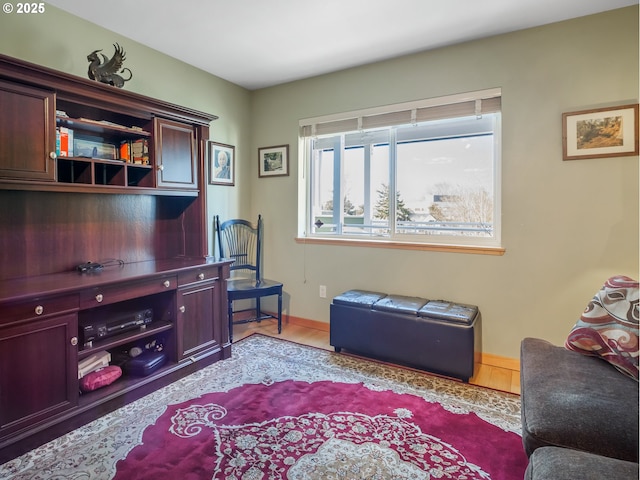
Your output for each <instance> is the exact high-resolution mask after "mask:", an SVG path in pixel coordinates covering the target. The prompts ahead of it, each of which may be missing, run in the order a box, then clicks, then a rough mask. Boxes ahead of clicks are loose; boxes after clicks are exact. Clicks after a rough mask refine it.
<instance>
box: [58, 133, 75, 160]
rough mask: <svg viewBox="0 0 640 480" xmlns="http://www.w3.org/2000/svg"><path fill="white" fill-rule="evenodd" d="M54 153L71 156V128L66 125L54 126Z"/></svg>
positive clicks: (59, 155)
mask: <svg viewBox="0 0 640 480" xmlns="http://www.w3.org/2000/svg"><path fill="white" fill-rule="evenodd" d="M56 155H57V156H58V157H73V130H72V129H70V128H67V127H56Z"/></svg>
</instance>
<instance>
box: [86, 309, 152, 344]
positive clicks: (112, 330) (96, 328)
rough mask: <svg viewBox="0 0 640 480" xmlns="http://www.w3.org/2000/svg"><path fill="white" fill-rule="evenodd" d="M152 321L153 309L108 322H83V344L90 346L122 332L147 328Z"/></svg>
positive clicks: (131, 313)
mask: <svg viewBox="0 0 640 480" xmlns="http://www.w3.org/2000/svg"><path fill="white" fill-rule="evenodd" d="M152 321H153V310H152V309H151V308H146V309H144V310H136V311H133V312H128V313H125V314H122V315H118V316H117V318H111V319H108V320H103V319H100V320H93V321H91V320H88V321H82V322H81V324H80V334H81V336H82V343H83V345H85V346H88V345H91V342H93V341H95V340H104V339H106V338H109V337H112V336H114V335H117V334H119V333H122V332H127V331H130V330H135V329H137V328H141V327H146V326H147V325H148V324H150V323H151V322H152Z"/></svg>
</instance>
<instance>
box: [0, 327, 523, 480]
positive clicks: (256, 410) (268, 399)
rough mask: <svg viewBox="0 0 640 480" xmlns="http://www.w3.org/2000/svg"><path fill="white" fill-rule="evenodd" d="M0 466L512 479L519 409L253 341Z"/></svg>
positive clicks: (60, 474) (124, 479)
mask: <svg viewBox="0 0 640 480" xmlns="http://www.w3.org/2000/svg"><path fill="white" fill-rule="evenodd" d="M232 350H233V355H232V357H231V358H230V359H228V360H224V361H221V362H217V363H215V364H214V365H211V366H209V367H206V368H204V369H202V370H200V371H198V372H196V373H194V374H192V375H190V376H188V377H185V378H183V379H182V380H180V381H178V382H175V383H173V384H171V385H169V386H167V387H165V388H163V389H160V390H158V391H156V392H154V393H152V394H150V395H148V396H146V397H144V398H142V399H140V400H138V401H136V402H133V403H131V404H129V405H127V406H125V407H123V408H121V409H119V410H116V411H115V412H112V413H110V414H108V415H105V416H104V417H101V418H100V419H98V420H96V421H94V422H92V423H90V424H88V425H86V426H84V427H82V428H80V429H78V430H75V431H73V432H71V433H69V434H67V435H65V436H63V437H60V438H58V439H56V440H54V441H52V442H50V443H48V444H46V445H43V446H42V447H40V448H37V449H35V450H33V451H31V452H29V453H27V454H25V455H23V456H21V457H19V458H17V459H14V460H12V461H10V462H8V463H5V464H4V465H0V478H3V479H4V478H7V479H9V478H11V479H14V478H15V479H32V480H35V479H43V480H44V479H55V480H62V479H73V480H80V479H82V480H84V479H115V480H128V479H154V480H157V479H158V478H167V479H169V478H171V479H173V478H176V479H237V480H240V479H243V480H254V479H255V480H257V479H262V480H276V479H290V480H302V479H310V480H311V479H313V480H316V479H317V480H320V479H349V480H356V479H358V480H359V479H372V480H373V479H379V480H386V479H397V480H401V479H407V480H418V479H436V478H451V479H467V480H470V479H494V480H498V479H505V480H510V479H522V478H523V476H524V470H525V468H526V464H527V458H526V456H525V454H524V452H523V449H522V441H521V438H520V435H519V431H520V430H519V429H520V399H519V397H518V396H517V395H511V394H507V393H502V392H496V391H493V390H489V389H485V388H481V387H474V386H471V385H467V384H463V383H460V382H456V381H453V380H448V379H444V378H440V377H436V376H432V375H428V374H425V373H422V372H417V371H414V370H410V369H404V368H399V367H393V366H390V365H385V364H381V363H378V362H373V361H367V360H363V359H359V358H355V357H352V356H348V355H341V354H336V353H333V352H328V351H324V350H320V349H316V348H313V347H306V346H302V345H298V344H295V343H291V342H287V341H283V340H279V339H276V338H270V337H266V336H262V335H252V336H250V337H248V338H246V339H243V340H241V341H239V342H237V343H235V344H234V345H233V349H232Z"/></svg>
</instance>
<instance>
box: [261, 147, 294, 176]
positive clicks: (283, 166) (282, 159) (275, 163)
mask: <svg viewBox="0 0 640 480" xmlns="http://www.w3.org/2000/svg"><path fill="white" fill-rule="evenodd" d="M286 175H289V145H278V146H276V147H264V148H259V149H258V176H260V177H280V176H286Z"/></svg>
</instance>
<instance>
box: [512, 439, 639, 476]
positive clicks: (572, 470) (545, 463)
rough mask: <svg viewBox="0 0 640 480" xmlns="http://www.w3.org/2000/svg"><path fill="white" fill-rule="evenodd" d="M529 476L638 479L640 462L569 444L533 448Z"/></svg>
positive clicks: (527, 474) (527, 472) (528, 468)
mask: <svg viewBox="0 0 640 480" xmlns="http://www.w3.org/2000/svg"><path fill="white" fill-rule="evenodd" d="M524 478H525V480H576V479H580V480H602V479H605V478H611V479H614V478H615V479H616V480H627V479H628V480H637V478H638V464H637V463H634V462H627V461H624V460H618V459H615V458H609V457H603V456H600V455H594V454H592V453H586V452H578V451H575V450H569V449H567V448H557V447H543V448H539V449H537V450H536V451H535V452H533V455H531V457H530V458H529V465H528V466H527V471H526V472H525V474H524Z"/></svg>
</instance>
